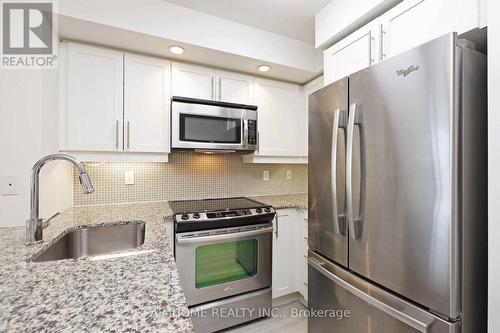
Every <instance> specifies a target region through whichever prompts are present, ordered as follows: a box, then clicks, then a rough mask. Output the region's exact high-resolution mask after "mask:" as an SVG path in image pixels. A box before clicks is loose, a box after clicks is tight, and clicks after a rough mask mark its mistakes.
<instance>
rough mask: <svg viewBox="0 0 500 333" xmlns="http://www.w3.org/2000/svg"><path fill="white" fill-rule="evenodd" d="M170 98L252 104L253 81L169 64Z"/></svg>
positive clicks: (225, 72) (245, 77)
mask: <svg viewBox="0 0 500 333" xmlns="http://www.w3.org/2000/svg"><path fill="white" fill-rule="evenodd" d="M172 95H173V96H182V97H191V98H199V99H208V100H217V101H223V102H231V103H240V104H253V101H254V86H253V77H252V76H250V75H244V74H239V73H233V72H227V71H221V70H215V69H213V68H208V67H202V66H195V65H189V64H182V63H173V65H172Z"/></svg>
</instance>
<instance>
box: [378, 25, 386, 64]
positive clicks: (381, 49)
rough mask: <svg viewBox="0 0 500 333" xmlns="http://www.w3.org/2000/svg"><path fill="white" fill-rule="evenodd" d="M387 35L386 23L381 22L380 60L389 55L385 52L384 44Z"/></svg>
mask: <svg viewBox="0 0 500 333" xmlns="http://www.w3.org/2000/svg"><path fill="white" fill-rule="evenodd" d="M386 36H387V33H386V32H385V30H384V25H383V24H380V51H379V52H380V56H379V58H380V61H382V60H384V59H385V58H386V57H387V55H386V53H385V49H384V48H385V44H384V39H385V37H386Z"/></svg>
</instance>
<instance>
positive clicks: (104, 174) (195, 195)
mask: <svg viewBox="0 0 500 333" xmlns="http://www.w3.org/2000/svg"><path fill="white" fill-rule="evenodd" d="M86 168H87V172H88V173H89V176H90V179H91V180H92V184H93V185H94V188H95V191H94V193H92V194H83V193H82V192H81V188H80V184H79V180H78V172H77V171H76V169H75V171H74V173H73V183H74V190H73V199H74V205H76V206H80V205H94V204H109V203H125V202H143V201H161V200H183V199H204V198H222V197H233V196H253V195H272V194H293V193H305V192H307V166H306V165H298V164H245V163H243V162H242V157H241V156H240V155H223V154H220V155H206V154H196V153H180V152H177V153H173V154H171V155H170V156H169V162H168V163H146V162H113V163H111V162H109V163H94V162H92V163H87V164H86ZM264 170H269V180H268V181H264V180H263V179H262V174H263V171H264ZM287 170H292V180H287V179H286V171H287ZM125 171H133V172H134V174H135V184H134V185H125Z"/></svg>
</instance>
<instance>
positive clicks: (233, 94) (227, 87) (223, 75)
mask: <svg viewBox="0 0 500 333" xmlns="http://www.w3.org/2000/svg"><path fill="white" fill-rule="evenodd" d="M215 76H216V80H215V81H216V83H217V86H216V89H215V97H216V99H217V100H218V101H223V102H231V103H239V104H254V103H255V98H254V78H253V77H252V76H250V75H244V74H239V73H233V72H226V71H216V72H215Z"/></svg>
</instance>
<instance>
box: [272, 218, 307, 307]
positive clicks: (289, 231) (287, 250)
mask: <svg viewBox="0 0 500 333" xmlns="http://www.w3.org/2000/svg"><path fill="white" fill-rule="evenodd" d="M277 214H278V218H277V219H276V218H275V219H274V222H273V223H274V237H273V298H276V297H280V296H284V295H288V294H291V293H293V292H296V291H297V281H298V280H299V279H300V278H301V277H300V274H299V273H298V272H297V265H296V263H297V260H296V259H297V255H298V253H297V252H298V251H297V239H298V237H297V233H296V228H295V224H296V221H295V219H296V214H295V212H294V210H293V209H280V210H278V211H277Z"/></svg>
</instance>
